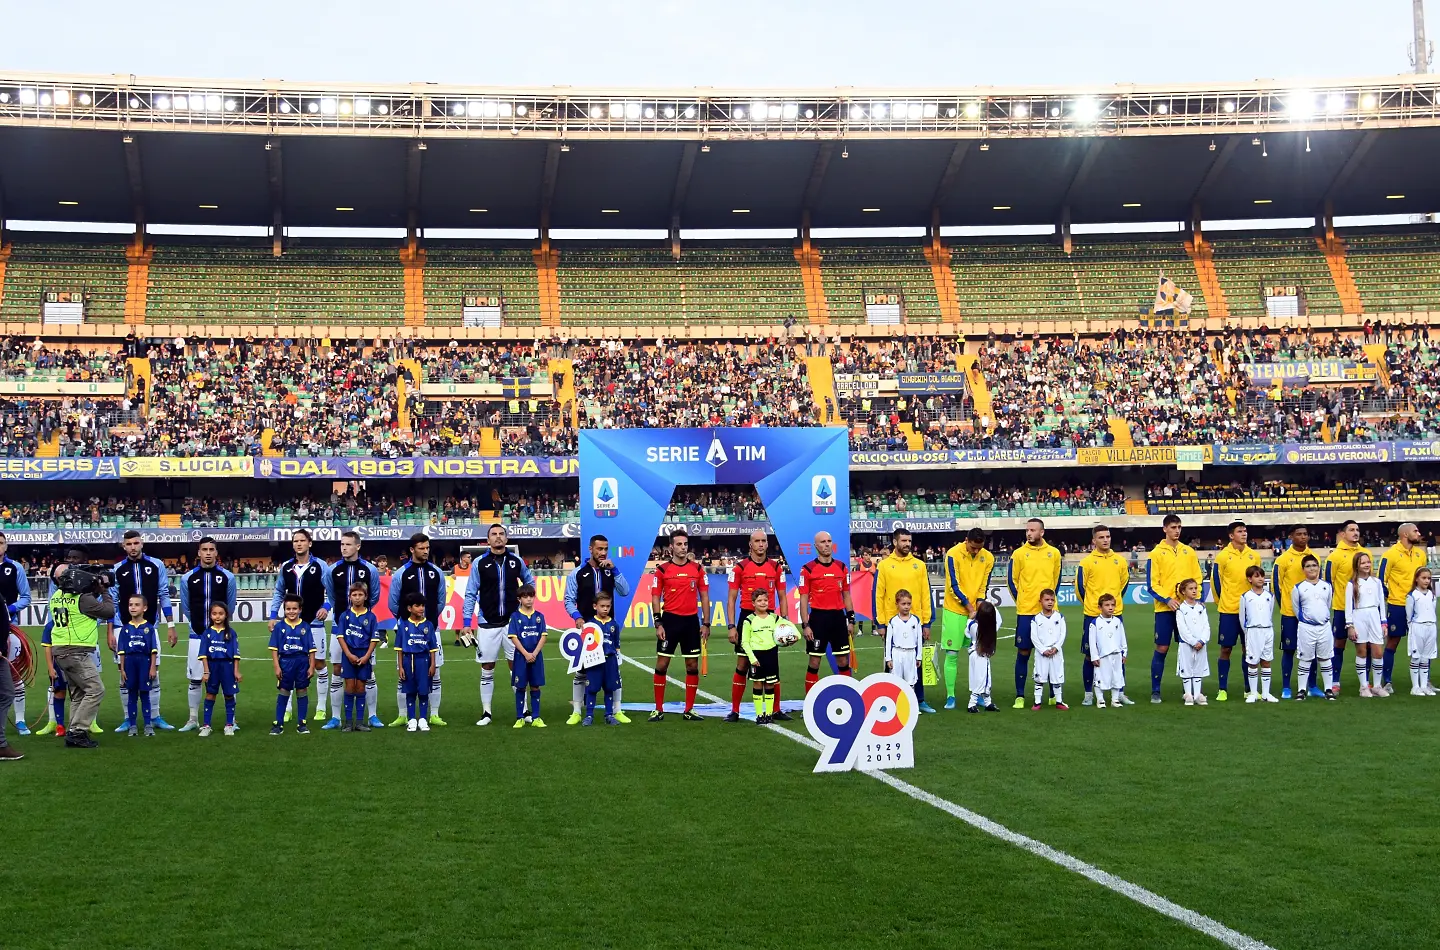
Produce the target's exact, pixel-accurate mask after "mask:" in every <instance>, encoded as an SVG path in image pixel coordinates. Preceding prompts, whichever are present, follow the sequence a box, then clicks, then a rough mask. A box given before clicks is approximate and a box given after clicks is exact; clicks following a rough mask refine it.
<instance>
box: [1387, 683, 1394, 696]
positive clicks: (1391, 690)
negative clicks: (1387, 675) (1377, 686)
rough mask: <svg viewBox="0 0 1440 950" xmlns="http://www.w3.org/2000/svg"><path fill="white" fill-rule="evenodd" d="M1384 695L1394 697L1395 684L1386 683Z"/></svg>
mask: <svg viewBox="0 0 1440 950" xmlns="http://www.w3.org/2000/svg"><path fill="white" fill-rule="evenodd" d="M1385 695H1386V696H1394V695H1395V684H1394V683H1386V684H1385Z"/></svg>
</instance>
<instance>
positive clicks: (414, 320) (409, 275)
mask: <svg viewBox="0 0 1440 950" xmlns="http://www.w3.org/2000/svg"><path fill="white" fill-rule="evenodd" d="M400 266H401V267H402V268H403V271H404V281H405V325H406V326H407V327H423V326H424V325H425V249H424V248H423V247H421V246H420V242H419V240H418V239H417V238H416V235H415V229H414V228H411V229H410V230H409V233H408V234H407V235H406V238H405V243H404V244H403V245H401V247H400Z"/></svg>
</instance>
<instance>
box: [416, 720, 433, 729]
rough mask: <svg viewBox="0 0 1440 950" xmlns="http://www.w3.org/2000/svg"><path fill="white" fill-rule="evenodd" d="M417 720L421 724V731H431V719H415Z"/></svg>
mask: <svg viewBox="0 0 1440 950" xmlns="http://www.w3.org/2000/svg"><path fill="white" fill-rule="evenodd" d="M415 721H416V723H418V724H419V726H420V731H421V732H429V731H430V720H428V719H417V720H415Z"/></svg>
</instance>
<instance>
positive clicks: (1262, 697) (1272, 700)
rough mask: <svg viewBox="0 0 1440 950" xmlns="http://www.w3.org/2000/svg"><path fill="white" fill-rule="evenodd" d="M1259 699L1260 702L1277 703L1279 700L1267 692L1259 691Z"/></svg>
mask: <svg viewBox="0 0 1440 950" xmlns="http://www.w3.org/2000/svg"><path fill="white" fill-rule="evenodd" d="M1260 701H1261V702H1262V703H1278V702H1280V700H1278V699H1276V698H1275V697H1274V696H1271V695H1270V694H1269V693H1261V694H1260Z"/></svg>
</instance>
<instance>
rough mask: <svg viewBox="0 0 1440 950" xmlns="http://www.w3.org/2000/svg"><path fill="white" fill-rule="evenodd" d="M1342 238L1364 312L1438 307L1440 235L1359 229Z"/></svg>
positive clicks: (1439, 294)
mask: <svg viewBox="0 0 1440 950" xmlns="http://www.w3.org/2000/svg"><path fill="white" fill-rule="evenodd" d="M1344 240H1345V245H1346V248H1347V260H1348V261H1349V263H1350V270H1351V272H1352V273H1353V274H1354V276H1355V284H1356V286H1357V288H1358V289H1359V291H1360V299H1361V301H1363V302H1364V305H1365V309H1366V311H1367V312H1369V313H1395V312H1405V311H1411V310H1440V267H1437V265H1440V236H1437V235H1436V234H1435V233H1433V232H1431V231H1427V232H1424V233H1404V232H1401V233H1386V234H1367V233H1363V232H1362V233H1354V234H1351V233H1347V234H1345V236H1344Z"/></svg>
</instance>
